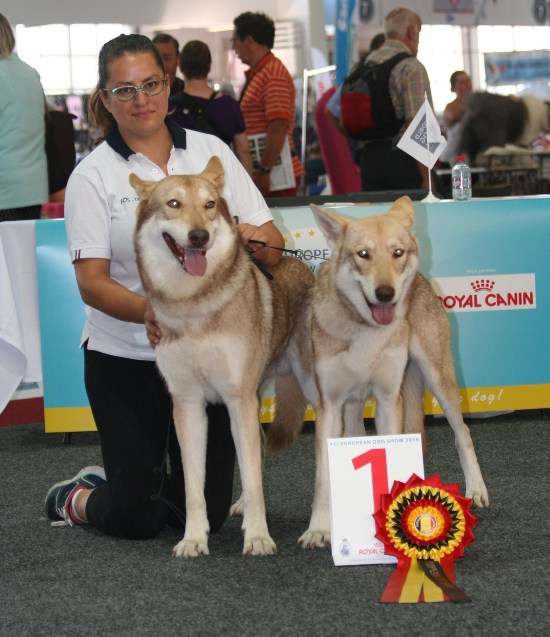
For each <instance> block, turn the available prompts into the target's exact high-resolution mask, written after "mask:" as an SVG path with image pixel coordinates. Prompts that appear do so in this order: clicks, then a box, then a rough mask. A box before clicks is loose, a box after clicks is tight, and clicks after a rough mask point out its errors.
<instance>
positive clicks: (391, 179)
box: [361, 139, 422, 191]
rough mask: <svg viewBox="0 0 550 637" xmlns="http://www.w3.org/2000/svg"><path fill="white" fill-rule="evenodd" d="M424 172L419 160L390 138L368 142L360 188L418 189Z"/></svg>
mask: <svg viewBox="0 0 550 637" xmlns="http://www.w3.org/2000/svg"><path fill="white" fill-rule="evenodd" d="M421 187H422V175H421V174H420V170H419V169H418V165H417V163H416V159H414V158H413V157H411V156H410V155H408V154H407V153H405V152H403V151H402V150H401V149H400V148H397V147H396V146H394V145H393V142H392V140H391V139H382V140H378V141H374V142H369V143H366V144H365V145H364V147H363V151H362V153H361V189H362V190H363V191H373V190H416V189H418V188H421Z"/></svg>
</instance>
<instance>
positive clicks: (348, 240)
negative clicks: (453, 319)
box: [300, 197, 489, 548]
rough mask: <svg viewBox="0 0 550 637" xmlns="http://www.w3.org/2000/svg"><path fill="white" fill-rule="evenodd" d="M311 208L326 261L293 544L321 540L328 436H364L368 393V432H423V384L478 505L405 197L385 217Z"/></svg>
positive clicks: (437, 306)
mask: <svg viewBox="0 0 550 637" xmlns="http://www.w3.org/2000/svg"><path fill="white" fill-rule="evenodd" d="M312 208H313V212H314V215H315V219H316V221H317V224H318V226H319V227H320V228H321V230H322V232H323V234H324V235H325V237H326V239H327V242H328V244H329V246H330V248H331V249H332V258H331V261H330V262H327V263H325V264H324V265H323V266H322V267H321V268H320V271H319V274H318V276H317V281H316V283H315V287H314V293H313V298H312V306H311V338H312V342H313V352H314V365H315V376H316V380H317V385H318V390H319V402H318V404H317V407H316V424H315V435H316V444H315V447H316V456H317V457H316V478H315V495H314V500H313V511H312V515H311V521H310V524H309V528H308V529H307V531H306V532H305V533H304V534H303V535H302V537H301V538H300V543H301V545H302V546H304V547H308V548H311V547H315V546H326V545H328V544H329V543H330V519H329V486H328V452H327V439H328V438H337V437H340V436H342V435H347V436H353V435H364V434H365V430H364V426H363V407H364V403H365V399H366V398H367V397H368V396H374V397H375V398H376V416H375V423H376V431H377V434H379V435H387V434H399V433H402V432H403V429H404V430H405V431H407V432H422V433H423V429H424V413H423V402H422V400H423V393H424V388H425V387H426V388H427V389H429V390H430V391H431V392H432V393H433V394H434V395H435V396H436V398H437V399H438V401H439V403H440V405H441V407H442V409H443V411H444V412H445V415H446V416H447V419H448V421H449V423H450V425H451V427H452V428H453V430H454V434H455V441H456V447H457V450H458V454H459V457H460V463H461V465H462V470H463V472H464V476H465V480H466V495H467V496H468V497H470V498H472V500H473V502H474V504H475V505H477V506H487V505H488V504H489V496H488V494H487V489H486V487H485V484H484V482H483V477H482V475H481V471H480V468H479V465H478V462H477V458H476V453H475V450H474V446H473V443H472V439H471V437H470V432H469V430H468V428H467V427H466V425H465V424H464V421H463V419H462V413H461V408H460V399H459V394H458V389H457V385H456V380H455V373H454V368H453V361H452V355H451V342H450V329H449V323H448V320H447V316H446V314H445V311H444V309H443V308H442V306H441V303H440V302H439V300H438V299H437V297H436V295H435V293H434V292H433V290H432V288H431V286H430V285H429V283H428V282H427V281H426V279H425V278H424V277H423V276H422V275H421V274H419V272H418V265H419V261H418V243H417V240H416V238H415V236H414V207H413V204H412V202H411V200H410V199H409V197H401V198H400V199H398V200H397V201H396V202H395V203H394V204H393V206H392V207H391V209H390V210H389V212H388V213H387V214H384V215H373V216H370V217H365V218H362V219H354V220H349V219H345V218H344V217H341V216H338V215H335V214H331V213H329V212H327V211H324V210H322V209H320V208H317V207H315V206H312ZM402 381H403V382H402ZM403 412H404V414H403ZM403 423H404V426H403Z"/></svg>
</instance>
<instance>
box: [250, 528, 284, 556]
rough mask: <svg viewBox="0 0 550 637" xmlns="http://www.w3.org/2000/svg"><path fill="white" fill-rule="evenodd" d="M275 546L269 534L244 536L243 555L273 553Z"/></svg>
mask: <svg viewBox="0 0 550 637" xmlns="http://www.w3.org/2000/svg"><path fill="white" fill-rule="evenodd" d="M275 553H277V546H276V544H275V542H274V541H273V540H272V539H271V537H270V536H269V534H267V535H264V536H259V535H256V536H247V534H246V532H245V536H244V548H243V555H275Z"/></svg>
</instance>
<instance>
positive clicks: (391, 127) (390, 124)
mask: <svg viewBox="0 0 550 637" xmlns="http://www.w3.org/2000/svg"><path fill="white" fill-rule="evenodd" d="M408 57H411V56H410V54H409V53H405V52H403V53H398V54H397V55H395V56H394V57H392V58H390V59H389V60H386V61H385V62H382V63H381V64H372V63H371V64H369V63H368V62H367V63H365V58H363V59H362V60H361V61H360V62H359V63H358V64H357V66H356V67H355V68H354V69H353V70H352V72H351V73H350V74H349V75H348V77H346V79H345V80H344V82H343V84H342V97H341V114H340V122H341V124H342V126H343V127H344V128H345V130H346V131H347V133H348V135H349V136H350V137H353V138H354V139H360V140H374V139H385V138H388V137H393V136H394V135H396V134H397V133H398V132H399V129H400V128H401V126H402V125H403V121H404V120H402V119H397V117H396V115H395V110H394V108H393V104H392V101H391V97H390V90H389V77H390V73H391V71H392V69H393V68H394V66H395V65H396V64H398V63H399V62H401V60H404V59H405V58H408Z"/></svg>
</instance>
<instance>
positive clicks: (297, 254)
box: [248, 239, 330, 261]
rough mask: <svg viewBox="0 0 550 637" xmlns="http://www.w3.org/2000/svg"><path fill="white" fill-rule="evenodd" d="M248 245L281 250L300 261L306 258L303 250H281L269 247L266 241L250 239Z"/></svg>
mask: <svg viewBox="0 0 550 637" xmlns="http://www.w3.org/2000/svg"><path fill="white" fill-rule="evenodd" d="M248 243H257V244H258V245H261V246H262V248H271V249H272V250H280V251H281V252H288V254H293V255H294V256H295V257H298V258H299V259H301V258H303V256H304V251H303V250H291V249H290V248H279V247H277V246H269V245H267V243H266V242H265V241H257V240H256V239H249V240H248ZM317 258H318V259H321V260H322V261H330V259H328V258H327V257H317Z"/></svg>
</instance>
